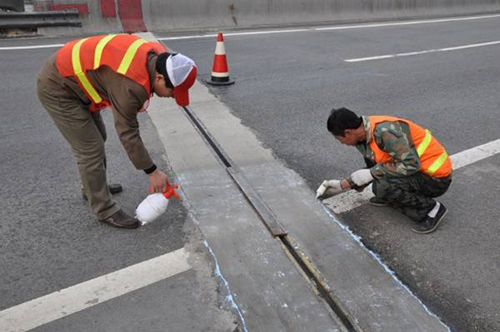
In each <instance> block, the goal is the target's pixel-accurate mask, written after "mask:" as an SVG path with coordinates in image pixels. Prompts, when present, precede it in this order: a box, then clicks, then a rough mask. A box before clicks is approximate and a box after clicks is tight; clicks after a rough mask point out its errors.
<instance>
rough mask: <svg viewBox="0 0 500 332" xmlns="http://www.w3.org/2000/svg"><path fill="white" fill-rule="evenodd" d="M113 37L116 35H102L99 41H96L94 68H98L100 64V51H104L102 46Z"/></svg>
mask: <svg viewBox="0 0 500 332" xmlns="http://www.w3.org/2000/svg"><path fill="white" fill-rule="evenodd" d="M115 37H116V35H109V36H106V37H104V38H103V39H101V40H100V41H99V43H97V46H96V48H95V55H94V69H97V68H99V66H100V65H101V57H102V51H104V47H105V46H106V45H107V44H108V43H109V41H110V40H111V39H113V38H115Z"/></svg>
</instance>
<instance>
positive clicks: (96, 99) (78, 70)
mask: <svg viewBox="0 0 500 332" xmlns="http://www.w3.org/2000/svg"><path fill="white" fill-rule="evenodd" d="M87 39H88V38H85V39H82V40H80V41H79V42H78V43H76V44H75V45H74V46H73V49H72V50H71V63H72V65H73V71H74V72H75V75H76V78H77V79H78V81H80V84H81V86H82V87H83V89H85V91H86V92H87V94H88V95H89V96H90V98H91V99H92V102H93V103H95V104H99V103H101V102H102V98H101V96H100V95H99V94H98V93H97V91H96V90H95V89H94V86H93V85H92V84H91V83H90V81H89V79H88V78H87V75H85V73H84V72H83V70H82V63H81V62H80V46H81V45H82V44H83V42H85V41H86V40H87Z"/></svg>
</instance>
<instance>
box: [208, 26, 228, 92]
mask: <svg viewBox="0 0 500 332" xmlns="http://www.w3.org/2000/svg"><path fill="white" fill-rule="evenodd" d="M207 83H208V84H212V85H230V84H233V83H234V81H233V80H231V79H230V78H229V69H228V66H227V59H226V48H225V47H224V36H223V35H222V32H219V33H218V34H217V44H216V46H215V55H214V66H213V69H212V77H211V78H210V80H208V81H207Z"/></svg>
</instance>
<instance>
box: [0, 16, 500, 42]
mask: <svg viewBox="0 0 500 332" xmlns="http://www.w3.org/2000/svg"><path fill="white" fill-rule="evenodd" d="M498 17H500V14H493V15H481V16H468V17H454V18H446V19H435V20H432V19H431V20H420V21H404V22H390V23H376V24H360V25H339V26H330V27H322V28H301V29H289V30H286V29H285V30H282V29H280V30H263V31H247V32H232V33H231V32H229V33H224V37H235V36H251V35H269V34H276V33H292V32H306V31H328V30H350V29H368V28H381V27H391V26H401V25H417V24H434V23H447V22H456V21H471V20H483V19H490V18H498ZM214 37H217V34H208V35H192V36H177V37H163V38H158V40H180V39H197V38H214ZM61 46H63V44H52V45H33V46H9V47H0V51H9V50H28V49H38V48H59V47H61Z"/></svg>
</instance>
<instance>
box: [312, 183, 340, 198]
mask: <svg viewBox="0 0 500 332" xmlns="http://www.w3.org/2000/svg"><path fill="white" fill-rule="evenodd" d="M343 191H344V189H342V186H341V185H340V180H325V181H323V183H321V185H320V186H319V188H318V190H316V198H318V199H320V200H324V199H327V198H329V197H332V196H334V195H337V194H340V193H341V192H343Z"/></svg>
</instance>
